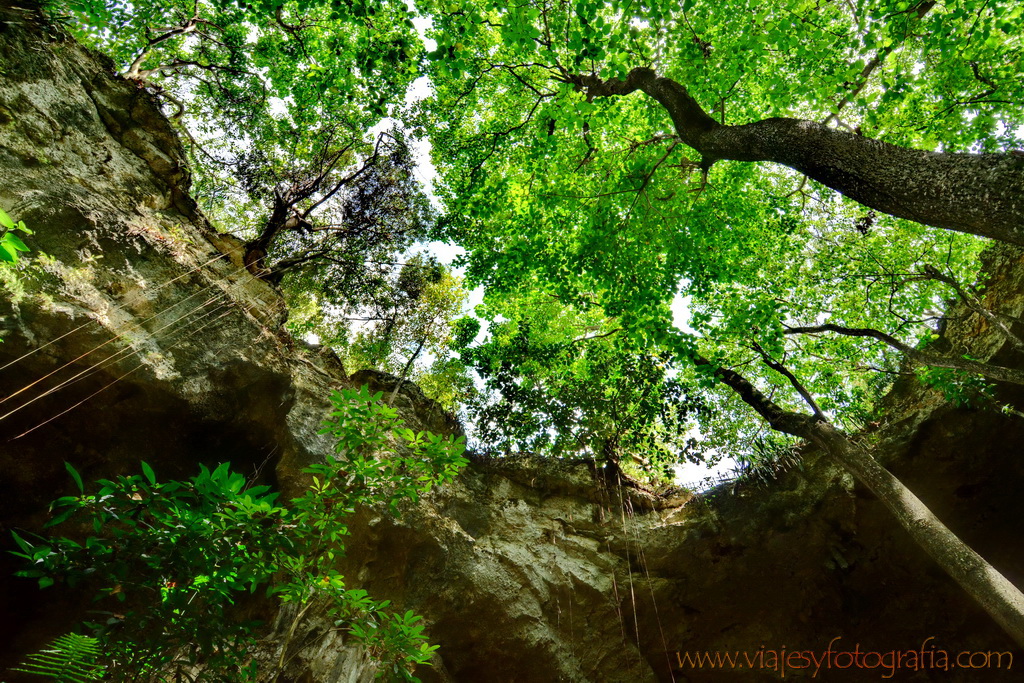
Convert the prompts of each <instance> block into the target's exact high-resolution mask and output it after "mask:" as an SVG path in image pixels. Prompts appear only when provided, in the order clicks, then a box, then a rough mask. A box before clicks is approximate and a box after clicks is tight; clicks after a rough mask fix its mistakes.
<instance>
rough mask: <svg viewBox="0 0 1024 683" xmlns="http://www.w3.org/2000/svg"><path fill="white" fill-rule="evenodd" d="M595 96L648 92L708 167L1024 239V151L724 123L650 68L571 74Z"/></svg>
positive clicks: (948, 225)
mask: <svg viewBox="0 0 1024 683" xmlns="http://www.w3.org/2000/svg"><path fill="white" fill-rule="evenodd" d="M565 80H566V81H568V82H570V83H573V84H575V86H576V87H577V89H579V90H581V91H584V92H585V93H587V96H588V97H590V98H593V97H613V96H622V95H628V94H630V93H633V92H636V91H638V90H639V91H641V92H643V93H645V94H647V95H648V96H650V97H652V98H653V99H654V100H656V101H657V102H658V103H659V104H661V105H662V106H663V107H664V108H665V110H666V111H667V112H668V114H669V116H670V117H671V118H672V123H673V124H674V126H675V129H676V133H677V134H678V135H679V137H680V138H681V139H682V141H683V142H684V143H686V144H687V145H689V146H690V147H692V148H693V149H695V150H697V151H698V152H699V153H700V154H701V156H702V158H703V161H702V163H701V167H702V168H703V169H704V170H707V169H708V168H710V167H711V165H712V164H714V163H715V162H716V161H719V160H734V161H770V162H775V163H779V164H783V165H785V166H789V167H790V168H793V169H795V170H797V171H800V172H801V173H803V174H805V175H807V176H808V177H809V178H813V179H814V180H817V181H818V182H820V183H822V184H824V185H827V186H828V187H831V188H832V189H834V190H836V191H837V192H840V193H842V194H844V195H846V196H847V197H849V198H850V199H853V200H855V201H857V202H860V203H861V204H864V205H865V206H869V207H871V208H872V209H875V210H877V211H882V212H884V213H887V214H890V215H892V216H896V217H898V218H907V219H910V220H912V221H916V222H918V223H923V224H925V225H931V226H935V227H937V228H944V229H947V230H955V231H957V232H965V233H969V234H973V235H978V236H981V237H990V238H992V239H996V240H1000V241H1003V242H1009V243H1011V244H1017V245H1022V246H1024V155H1021V154H1019V153H1017V152H1011V153H1009V154H944V153H939V152H927V151H923V150H915V149H908V148H905V147H898V146H896V145H890V144H888V143H886V142H881V141H879V140H872V139H870V138H865V137H863V136H860V135H855V134H853V133H847V132H845V131H842V130H837V129H835V128H829V127H828V126H826V125H823V124H821V123H816V122H814V121H805V120H801V119H789V118H769V119H764V120H762V121H755V122H753V123H748V124H745V125H741V126H727V125H723V124H720V123H718V122H717V121H715V120H714V119H713V118H711V116H709V115H708V113H707V112H705V111H704V109H703V108H701V106H700V104H698V103H697V101H696V100H695V99H694V98H693V97H692V96H691V95H690V93H689V92H688V91H687V90H686V88H685V87H684V86H683V85H681V84H679V83H677V82H675V81H673V80H671V79H669V78H664V77H661V76H658V75H657V74H656V73H655V72H654V71H652V70H651V69H647V68H637V69H633V70H632V71H631V72H630V73H629V75H628V76H627V78H626V79H625V80H620V79H608V80H601V79H599V78H598V77H596V76H593V75H566V76H565Z"/></svg>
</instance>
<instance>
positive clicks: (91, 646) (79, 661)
mask: <svg viewBox="0 0 1024 683" xmlns="http://www.w3.org/2000/svg"><path fill="white" fill-rule="evenodd" d="M99 656H100V643H99V640H97V639H96V638H92V637H90V636H81V635H78V634H76V633H66V634H64V635H62V636H61V637H59V638H57V639H56V640H54V641H53V642H52V643H50V645H49V646H48V647H47V648H45V649H43V650H40V651H39V652H36V653H33V654H31V655H29V656H28V659H27V660H26V661H25V663H24V664H23V665H22V666H20V667H18V668H16V669H14V670H15V671H20V672H22V673H27V674H32V675H34V676H45V677H46V678H49V679H50V680H51V681H55V682H56V683H87V681H99V680H103V667H102V666H100V665H99V664H97V663H96V660H97V659H98V658H99Z"/></svg>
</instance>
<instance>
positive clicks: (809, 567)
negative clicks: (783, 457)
mask: <svg viewBox="0 0 1024 683" xmlns="http://www.w3.org/2000/svg"><path fill="white" fill-rule="evenodd" d="M0 174H2V178H3V182H2V183H0V207H2V208H4V209H5V210H7V211H8V212H10V213H11V214H12V215H14V216H15V218H16V219H22V220H24V221H25V222H26V223H27V224H29V225H30V226H31V227H32V228H33V229H35V230H36V231H37V234H36V236H35V237H33V238H31V239H29V240H28V241H29V243H30V246H31V247H32V248H33V249H34V251H35V254H36V256H37V263H39V268H38V270H36V271H35V272H34V273H33V274H26V275H25V277H24V278H23V291H21V292H20V293H18V294H17V296H15V295H14V294H13V293H11V292H5V293H4V295H3V297H0V298H2V304H0V306H2V308H0V315H2V316H3V324H2V329H3V343H2V344H0V366H4V367H2V368H0V394H2V396H6V397H8V398H7V399H6V400H4V402H3V403H0V409H2V410H0V414H4V413H10V415H7V416H6V417H4V419H3V420H0V437H2V438H0V441H2V443H0V545H2V546H3V548H4V549H7V548H9V547H10V545H11V543H10V541H9V540H8V539H9V536H8V530H9V529H11V528H14V527H19V528H28V529H38V528H39V527H40V525H41V524H42V523H43V522H44V521H45V519H46V515H47V511H46V505H47V503H48V502H49V501H50V500H52V499H53V498H55V497H57V496H59V495H62V494H65V493H69V492H70V482H69V481H68V480H67V476H66V474H65V472H64V468H63V462H64V461H65V460H67V461H70V462H71V463H73V464H74V465H75V466H76V467H77V468H78V469H79V471H81V472H82V473H83V475H84V476H86V477H88V478H95V477H98V476H108V475H111V474H116V473H126V472H137V471H138V462H139V461H140V460H143V459H144V460H146V461H147V462H149V463H151V464H152V465H153V466H154V468H155V469H156V471H157V473H158V474H159V475H160V476H161V477H181V476H188V475H190V474H192V473H193V472H194V471H195V469H196V466H197V464H198V463H206V464H215V463H218V462H222V461H231V462H232V463H233V464H234V466H235V467H236V469H239V470H242V471H245V472H248V473H251V474H253V475H254V476H256V477H257V478H260V479H262V480H265V481H268V482H270V483H273V484H276V485H278V486H280V487H281V488H282V489H284V490H285V494H286V495H288V494H290V493H295V492H297V491H298V490H299V488H300V487H301V477H300V476H299V474H298V473H299V470H300V469H301V467H302V466H303V465H305V464H306V463H309V462H312V461H314V460H317V459H320V458H323V457H326V454H327V453H328V452H329V449H330V444H329V443H326V442H325V441H324V439H323V437H321V436H319V435H318V434H317V431H318V429H319V425H320V423H321V421H322V420H323V418H324V415H325V413H326V411H327V408H328V402H327V396H328V394H329V393H330V391H331V390H332V389H334V388H337V387H339V386H343V385H345V384H353V383H355V384H359V383H364V382H366V383H369V384H370V385H371V387H372V388H374V389H375V390H389V389H390V388H393V385H394V378H389V377H387V376H383V375H380V374H379V373H376V374H375V373H357V374H356V375H355V376H354V377H352V378H348V377H346V376H345V373H344V371H343V369H342V368H341V367H340V365H339V364H338V363H337V361H336V360H333V359H332V358H331V357H330V356H329V355H324V354H322V353H318V352H315V351H312V350H310V349H307V348H304V347H303V346H302V345H296V344H295V343H294V342H293V341H292V340H290V339H289V338H288V337H287V336H286V335H284V334H283V333H282V331H281V322H282V321H283V317H284V306H283V303H282V301H281V299H280V297H279V295H278V293H277V292H276V291H275V290H273V289H272V288H271V287H269V286H267V285H266V284H264V283H262V282H260V281H256V280H254V279H253V278H252V277H250V276H249V275H248V273H246V272H245V270H244V269H243V268H242V267H241V263H240V260H239V245H238V243H237V241H234V240H233V239H232V238H230V237H227V236H223V235H217V234H215V233H214V232H213V231H212V230H211V229H210V227H209V226H208V225H207V224H206V222H205V219H204V218H203V217H202V215H201V214H200V213H199V212H198V211H197V210H196V208H195V204H194V203H193V202H192V200H191V199H190V198H189V195H188V172H187V169H186V168H185V164H184V156H183V154H182V150H181V147H180V144H179V141H178V140H177V137H176V135H175V133H174V131H173V129H172V128H171V126H170V125H169V124H168V123H167V121H166V120H165V119H164V117H163V116H162V114H161V113H160V111H159V108H158V107H157V105H156V104H155V103H154V102H153V101H152V99H151V97H150V95H149V94H147V92H146V91H144V90H139V89H138V88H137V87H135V86H134V85H132V84H130V83H127V82H124V81H122V80H120V79H118V78H116V77H115V76H113V75H112V70H111V65H110V64H108V63H106V62H105V61H104V60H103V59H102V58H99V57H97V56H96V55H93V54H92V53H90V52H88V51H87V50H84V49H83V48H81V47H80V46H78V45H76V44H75V43H74V42H73V41H70V40H68V39H67V38H65V37H64V36H62V35H61V34H60V33H59V31H57V30H56V29H53V28H52V27H48V26H47V25H46V24H45V22H43V21H42V20H41V18H40V16H39V13H38V11H37V10H36V9H33V8H32V7H30V6H29V7H26V8H19V7H17V6H12V5H11V4H10V2H9V1H6V0H5V1H4V2H2V3H0ZM42 252H45V254H46V257H45V258H43V257H41V256H40V254H41V253H42ZM990 271H991V272H992V273H993V275H994V276H995V277H996V280H995V284H994V285H993V286H992V287H990V289H989V290H988V291H987V293H986V296H987V297H990V299H991V301H990V303H994V304H995V303H997V304H998V305H1000V306H1002V307H1003V308H1004V309H1005V310H1006V311H1007V312H1011V313H1013V314H1019V313H1020V308H1021V306H1022V304H1021V301H1020V300H1021V294H1020V293H1021V292H1024V286H1022V284H1021V274H1022V273H1024V269H1022V268H1021V260H1020V255H1019V253H1018V252H1015V251H1013V250H1002V251H999V252H997V253H996V255H995V256H994V257H992V259H991V261H990ZM965 321H966V322H964V323H962V324H963V325H964V326H966V327H965V328H964V330H965V331H961V332H959V333H958V334H960V335H961V336H964V337H970V338H971V340H972V343H973V344H974V346H973V347H972V348H973V349H974V352H975V353H984V354H997V355H998V356H999V357H1000V358H1001V359H1003V360H1006V361H1007V362H1019V359H1014V358H1013V357H1012V356H1010V355H1009V352H1008V351H1005V350H1004V349H1003V348H1002V346H1003V345H1002V344H1001V343H1000V342H999V340H998V339H996V338H994V337H992V336H991V332H990V331H986V330H984V329H981V327H983V326H981V324H980V323H978V322H977V321H973V322H972V321H971V320H970V319H965ZM958 324H959V323H958ZM972 325H973V327H971V326H972ZM36 382H38V383H37V384H33V383H36ZM51 389H54V390H53V391H51ZM1001 391H1002V392H1003V398H1006V399H1008V400H1017V399H1019V398H1021V397H1020V396H1018V395H1016V393H1015V392H1014V391H1012V390H1008V389H1001ZM17 392H20V393H17ZM890 404H891V405H890V408H891V409H890V411H889V417H888V418H887V419H886V420H885V423H884V424H881V425H879V426H878V428H877V429H876V430H875V431H874V432H871V433H866V434H865V435H864V438H866V439H872V440H873V441H874V442H876V443H877V444H879V446H878V452H879V454H880V457H884V458H885V459H886V462H887V464H889V465H890V466H891V467H892V468H893V470H894V471H895V472H896V473H897V474H898V475H899V476H901V477H903V478H904V479H905V480H906V481H907V483H908V484H909V485H910V486H911V488H912V489H914V490H915V491H916V492H918V493H919V494H920V495H921V497H922V498H923V499H924V500H925V502H927V503H928V504H929V505H931V506H932V507H933V509H934V510H935V511H936V512H937V513H938V514H939V516H940V517H941V518H942V519H944V520H945V521H946V522H947V523H948V524H950V526H952V527H953V529H954V530H955V531H956V532H957V533H960V534H961V535H962V536H963V537H964V538H965V539H966V540H967V541H968V542H969V543H971V544H972V545H973V546H974V547H975V548H976V549H977V550H979V551H980V552H981V553H982V554H983V555H985V556H986V557H988V558H989V559H991V560H992V561H993V562H994V563H995V564H996V566H997V567H999V568H1000V569H1001V570H1003V571H1004V572H1005V573H1006V574H1007V575H1008V576H1009V577H1010V578H1011V579H1012V580H1014V581H1016V582H1017V583H1018V585H1020V584H1024V545H1022V544H1021V543H1020V533H1021V531H1020V530H1021V526H1020V522H1019V520H1020V518H1021V497H1020V496H1019V494H1018V488H1019V483H1020V482H1021V481H1022V479H1024V459H1022V458H1020V452H1021V445H1022V444H1024V420H1021V419H1020V418H1017V417H1014V416H1006V415H1001V414H998V413H995V412H991V411H983V410H969V409H955V408H952V407H950V406H949V405H947V404H945V403H944V402H943V401H942V400H941V398H940V397H937V396H935V395H933V394H929V393H927V392H922V391H921V390H920V389H919V388H915V387H912V386H909V385H908V386H905V387H901V388H900V389H899V390H898V391H896V392H895V393H894V394H893V396H892V397H891V399H890ZM398 405H399V406H400V407H401V409H402V411H403V414H404V415H405V416H406V417H407V419H409V420H410V421H411V422H412V423H413V424H414V425H415V426H416V427H417V428H418V429H422V428H427V429H431V430H434V431H438V432H443V433H457V432H458V431H459V429H460V428H459V426H458V425H457V424H455V423H454V422H452V421H451V419H450V418H449V417H447V416H445V415H444V414H443V412H441V411H439V410H437V408H436V407H434V406H431V405H430V403H429V402H427V401H424V400H423V397H422V395H421V394H419V393H418V390H416V389H415V387H409V388H405V389H403V390H402V391H401V392H400V397H399V400H398ZM1018 405H1019V403H1018ZM12 411H13V412H12ZM22 434H24V435H23V436H20V435H22ZM352 530H353V536H352V539H351V542H350V543H349V552H348V556H347V557H346V558H345V560H344V569H345V571H346V573H347V576H349V577H351V580H352V581H353V582H354V583H355V582H358V583H359V584H361V585H363V586H364V587H366V588H367V589H368V590H369V591H370V592H371V593H372V594H373V595H374V596H375V597H378V598H387V599H391V600H392V601H393V602H394V605H395V607H396V608H398V609H402V610H405V609H412V610H415V611H417V612H418V613H420V614H422V615H423V616H424V617H425V621H426V624H427V627H428V632H429V634H430V636H431V639H432V641H433V642H435V643H438V644H440V645H441V649H440V651H439V653H438V656H437V657H436V658H435V662H434V664H435V665H434V667H432V668H431V669H429V670H426V671H423V672H422V677H423V679H424V680H434V681H467V682H469V681H472V682H476V681H517V682H521V681H538V682H541V681H558V680H563V681H672V680H674V681H683V680H689V681H705V680H718V677H717V675H716V677H714V678H712V674H710V673H709V672H707V671H694V670H691V669H687V668H685V667H681V666H680V662H679V659H678V657H677V655H676V653H677V652H679V651H697V650H715V649H724V650H747V651H751V652H754V653H756V651H757V650H758V648H760V647H761V646H762V645H763V646H764V647H766V648H780V647H782V646H786V647H789V648H791V649H796V648H799V649H808V650H810V649H814V650H820V649H824V648H825V647H826V646H827V644H828V642H829V641H830V640H831V639H833V638H836V637H839V638H840V639H841V640H840V641H839V642H841V643H842V644H843V645H845V646H848V647H851V648H852V646H853V645H854V644H855V643H860V644H861V646H862V649H866V648H871V649H875V650H880V651H887V650H892V649H911V648H915V647H919V646H920V643H921V642H922V641H924V640H925V639H926V638H928V637H930V636H933V637H935V638H936V642H939V643H941V645H942V646H944V647H947V648H949V649H957V650H960V649H970V650H974V649H980V650H1008V649H1012V648H1011V646H1010V643H1009V642H1008V641H1007V639H1006V638H1005V637H1004V636H1003V635H1002V634H1001V632H1000V631H999V630H998V629H997V628H996V627H995V626H994V625H993V624H992V623H991V622H990V621H989V619H988V618H987V617H986V616H985V614H984V613H983V612H982V611H981V610H980V609H979V608H977V607H975V606H974V605H973V604H972V603H971V602H970V601H969V600H967V598H966V597H965V596H964V595H963V594H962V593H961V592H960V591H959V589H958V588H957V587H956V586H955V585H953V584H952V582H951V581H949V580H948V579H947V578H946V577H945V576H944V575H943V574H942V573H941V572H940V571H939V570H938V569H937V568H936V567H935V566H934V564H933V563H931V562H930V560H928V559H927V558H926V557H925V556H924V555H923V553H922V552H921V551H919V550H918V549H917V548H916V547H914V546H912V545H911V544H910V542H909V539H907V538H906V536H905V534H904V533H903V532H902V531H900V530H899V529H897V528H896V526H895V524H894V522H893V521H892V520H891V518H890V517H889V515H888V514H887V513H886V511H885V510H884V509H882V507H881V505H880V504H879V503H877V501H875V500H873V499H872V498H871V497H870V496H869V495H867V494H866V493H865V492H864V491H863V490H861V489H860V488H859V487H856V486H854V485H853V484H852V482H850V481H849V478H848V477H847V476H846V475H844V474H843V473H842V472H839V471H837V470H835V469H834V468H833V467H832V466H831V465H829V464H828V463H827V462H824V461H821V460H820V459H819V458H818V457H817V456H816V455H815V454H813V453H807V454H806V457H805V458H804V464H803V466H802V467H801V468H799V469H796V470H793V471H790V472H787V473H785V474H783V475H782V476H781V477H779V478H778V479H777V480H776V481H773V482H770V483H765V484H740V485H736V486H730V487H724V488H722V489H719V490H717V491H714V492H712V493H711V494H709V495H703V496H698V497H690V496H677V497H675V498H670V499H663V498H657V497H653V496H651V495H649V494H645V493H644V492H641V491H636V490H632V489H621V488H619V487H617V486H614V485H612V484H610V483H608V482H606V481H605V480H604V477H603V476H601V473H600V472H598V471H595V470H594V468H593V466H592V464H589V463H586V462H559V463H547V464H540V463H533V462H530V461H522V460H516V459H507V460H496V461H488V462H483V461H478V462H474V463H473V465H471V467H470V468H468V470H467V471H466V472H465V474H464V475H462V476H461V477H460V478H459V480H458V481H457V482H456V483H455V484H454V485H452V486H451V487H449V488H447V489H446V490H443V491H438V492H435V493H434V494H432V495H431V496H429V497H428V498H426V499H425V500H424V501H422V503H421V504H419V505H417V506H415V507H411V508H410V509H408V510H406V511H405V513H404V515H403V516H402V517H401V518H400V519H398V520H395V519H392V518H390V517H387V516H384V515H378V514H375V513H373V512H370V511H363V512H362V513H360V514H359V515H358V516H357V517H356V518H355V519H354V520H353V523H352ZM12 569H13V564H12V563H11V561H9V560H8V559H7V556H6V554H4V555H3V559H0V643H2V645H0V667H6V666H8V665H9V664H11V663H13V662H15V661H17V660H18V659H19V658H20V657H21V656H23V654H24V653H25V652H27V651H31V650H34V649H35V648H37V647H39V646H40V645H41V644H42V643H43V642H45V641H46V640H48V639H50V638H52V637H53V636H55V635H57V634H59V633H61V632H63V631H65V630H66V629H67V627H68V624H69V621H70V620H72V619H73V618H75V617H76V616H78V615H80V614H81V613H82V610H84V609H85V608H86V607H87V606H86V605H83V604H82V601H81V597H80V596H77V595H75V594H74V593H72V592H69V591H65V590H62V589H60V588H53V589H50V590H49V591H46V592H42V593H40V592H38V591H36V590H35V589H34V588H33V587H32V584H31V582H28V581H24V580H18V579H14V578H12V577H11V571H12ZM264 617H265V618H266V620H267V622H268V624H269V626H268V635H267V638H266V640H265V642H264V645H263V646H262V647H261V649H260V650H259V651H257V652H254V653H253V654H254V656H255V657H257V658H259V659H263V660H267V661H269V660H271V659H275V658H276V657H277V656H278V654H279V653H278V648H279V645H280V642H281V634H282V633H283V632H284V631H285V630H286V629H287V628H288V626H289V624H290V615H289V613H288V612H287V611H286V610H285V611H281V612H275V611H274V610H272V609H271V606H267V611H266V613H265V614H264ZM329 626H330V625H329V624H327V623H326V622H325V621H324V618H323V617H322V615H321V616H316V615H314V616H313V618H311V619H310V620H308V621H307V622H304V625H303V627H302V628H301V630H300V632H299V633H298V635H297V637H296V638H295V639H294V641H293V642H294V645H295V657H294V658H293V659H291V663H290V664H289V667H288V670H287V672H286V673H287V676H286V679H287V680H291V681H304V682H309V683H314V682H315V683H335V682H340V681H365V680H370V679H371V678H372V676H373V674H374V667H373V664H372V662H370V661H369V660H368V658H367V655H366V653H365V652H363V651H362V650H361V649H360V648H359V647H358V645H357V644H355V643H352V642H346V640H345V638H344V637H343V636H342V635H340V634H338V633H337V632H333V631H331V629H330V628H329ZM1019 665H1024V660H1022V661H1021V662H1019ZM1008 675H1009V676H1010V677H1007V674H1006V672H998V671H993V672H988V671H986V672H978V671H938V672H936V671H918V672H913V673H909V674H908V675H906V676H905V677H903V678H902V680H919V681H929V680H935V681H979V680H1000V681H1003V680H1012V675H1013V674H1008ZM743 676H744V678H745V679H747V680H778V679H779V676H778V673H776V672H773V671H764V670H757V671H750V670H748V671H744V672H743ZM879 677H880V676H875V675H872V676H870V677H869V678H865V677H864V674H863V672H852V673H851V672H841V671H825V672H818V675H817V677H816V679H815V680H825V681H830V680H854V681H858V680H869V679H870V680H874V679H876V678H879ZM787 678H795V679H799V680H805V679H808V678H810V673H808V672H807V671H794V672H789V675H788V676H787ZM6 680H8V682H9V683H10V682H11V681H14V680H16V679H15V678H13V677H10V676H7V678H6Z"/></svg>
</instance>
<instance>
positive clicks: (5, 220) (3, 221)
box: [0, 209, 14, 230]
mask: <svg viewBox="0 0 1024 683" xmlns="http://www.w3.org/2000/svg"><path fill="white" fill-rule="evenodd" d="M0 225H2V226H4V227H5V228H7V229H8V230H13V229H14V221H12V220H11V217H10V216H8V215H7V212H6V211H4V210H3V209H0Z"/></svg>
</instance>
